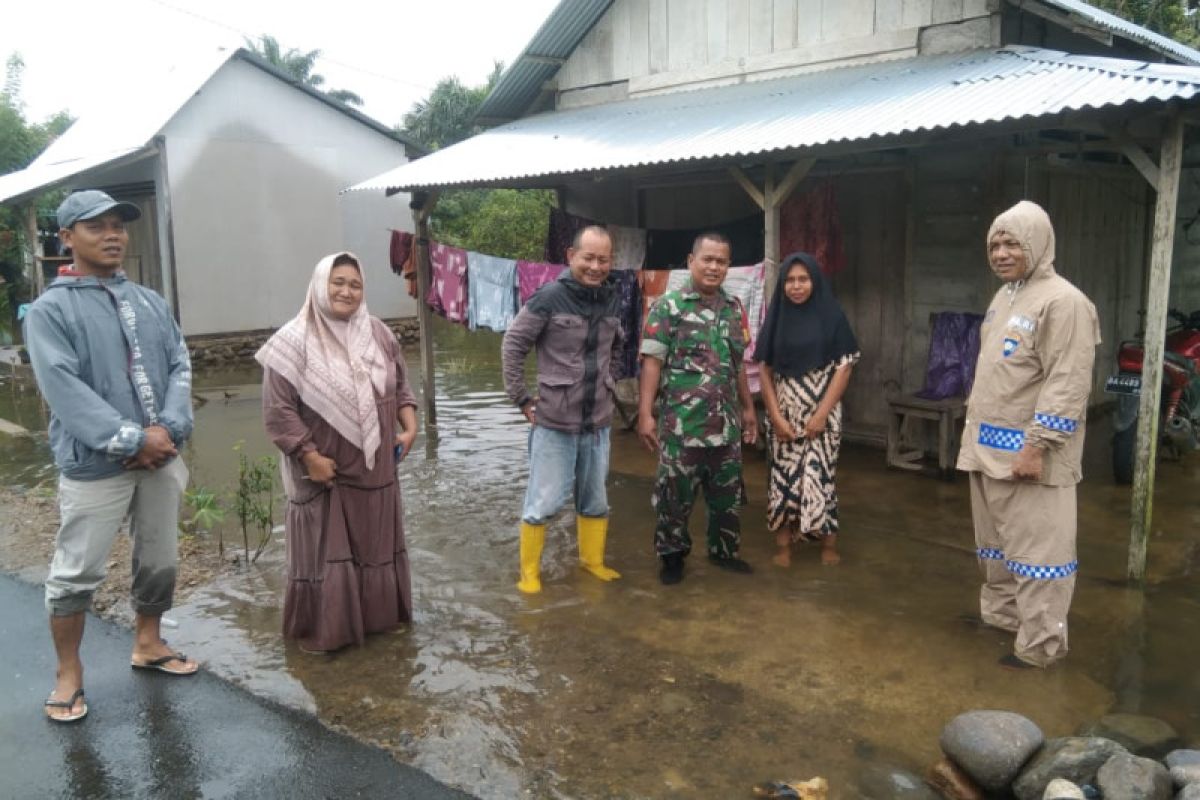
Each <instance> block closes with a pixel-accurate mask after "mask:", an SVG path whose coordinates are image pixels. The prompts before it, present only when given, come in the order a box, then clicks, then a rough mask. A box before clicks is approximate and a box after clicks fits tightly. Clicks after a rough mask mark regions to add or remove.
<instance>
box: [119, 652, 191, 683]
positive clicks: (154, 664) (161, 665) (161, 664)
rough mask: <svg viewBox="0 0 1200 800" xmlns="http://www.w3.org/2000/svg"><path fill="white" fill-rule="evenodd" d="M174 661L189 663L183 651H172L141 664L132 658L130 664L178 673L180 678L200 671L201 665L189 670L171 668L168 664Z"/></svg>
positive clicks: (136, 666)
mask: <svg viewBox="0 0 1200 800" xmlns="http://www.w3.org/2000/svg"><path fill="white" fill-rule="evenodd" d="M172 661H179V662H182V663H187V656H185V655H184V654H183V653H171V654H169V655H165V656H162V657H160V658H156V659H153V660H152V661H146V662H143V663H141V664H139V663H138V662H136V661H132V660H131V661H130V662H129V666H131V667H133V668H134V669H151V670H157V671H158V672H165V673H166V674H168V675H176V676H178V677H180V678H185V677H187V676H189V675H195V674H196V673H197V672H199V671H200V667H199V666H197V667H196V669H193V670H187V671H184V670H179V669H171V668H170V667H169V666H167V665H168V664H170V663H171V662H172Z"/></svg>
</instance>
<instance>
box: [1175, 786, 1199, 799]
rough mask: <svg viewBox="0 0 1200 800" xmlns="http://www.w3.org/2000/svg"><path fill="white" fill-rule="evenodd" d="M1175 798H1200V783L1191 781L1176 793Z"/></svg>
mask: <svg viewBox="0 0 1200 800" xmlns="http://www.w3.org/2000/svg"><path fill="white" fill-rule="evenodd" d="M1175 800H1200V783H1189V784H1188V785H1187V786H1185V787H1183V789H1181V790H1180V791H1179V794H1177V795H1175Z"/></svg>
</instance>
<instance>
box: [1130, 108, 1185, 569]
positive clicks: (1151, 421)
mask: <svg viewBox="0 0 1200 800" xmlns="http://www.w3.org/2000/svg"><path fill="white" fill-rule="evenodd" d="M1182 161H1183V120H1182V119H1180V117H1179V114H1178V113H1175V114H1173V115H1172V116H1171V118H1170V120H1169V121H1168V123H1167V127H1166V131H1165V133H1164V134H1163V140H1162V157H1161V158H1160V159H1159V162H1158V163H1159V182H1158V200H1157V202H1156V203H1155V206H1154V239H1153V240H1152V244H1151V251H1150V287H1149V289H1148V291H1147V295H1146V334H1145V339H1144V341H1143V346H1142V354H1143V355H1142V395H1141V397H1140V402H1139V405H1138V422H1137V446H1136V450H1135V458H1134V465H1133V500H1132V520H1131V530H1130V533H1129V565H1128V574H1129V580H1130V581H1133V582H1136V583H1142V582H1143V581H1145V579H1146V542H1147V540H1148V539H1149V536H1150V524H1151V520H1152V517H1153V510H1154V468H1155V459H1156V458H1157V456H1158V436H1159V430H1158V416H1159V409H1160V407H1161V405H1160V404H1161V402H1162V376H1163V350H1164V343H1165V340H1166V330H1167V301H1168V297H1169V295H1170V291H1171V255H1172V253H1173V251H1174V247H1175V212H1176V206H1177V205H1178V202H1179V174H1180V171H1181V164H1182Z"/></svg>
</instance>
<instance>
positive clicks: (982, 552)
mask: <svg viewBox="0 0 1200 800" xmlns="http://www.w3.org/2000/svg"><path fill="white" fill-rule="evenodd" d="M975 552H977V553H979V557H980V558H990V559H994V560H996V561H1003V560H1004V551H1003V550H997V549H995V548H994V547H981V548H979V549H978V550H976V551H975Z"/></svg>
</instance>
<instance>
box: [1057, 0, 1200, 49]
mask: <svg viewBox="0 0 1200 800" xmlns="http://www.w3.org/2000/svg"><path fill="white" fill-rule="evenodd" d="M1037 1H1038V2H1040V3H1042V4H1044V5H1048V6H1052V7H1054V8H1057V9H1058V10H1060V11H1065V12H1066V13H1068V14H1074V15H1077V16H1079V17H1080V18H1082V19H1083V20H1084V21H1086V22H1089V23H1091V24H1092V25H1095V26H1096V27H1099V28H1103V29H1104V30H1106V31H1108V32H1109V33H1115V34H1116V35H1118V36H1122V37H1124V38H1126V39H1130V40H1132V41H1135V42H1138V43H1139V44H1144V45H1146V46H1147V47H1149V48H1152V49H1154V50H1157V51H1158V52H1160V53H1162V54H1164V55H1167V56H1170V57H1172V58H1176V59H1179V60H1180V61H1182V62H1184V63H1185V64H1200V51H1197V50H1194V49H1192V48H1191V47H1188V46H1187V45H1185V44H1180V43H1179V42H1177V41H1175V40H1174V39H1171V38H1169V37H1167V36H1163V35H1162V34H1158V33H1155V32H1154V31H1152V30H1150V29H1149V28H1143V27H1142V26H1141V25H1135V24H1134V23H1132V22H1130V21H1129V20H1127V19H1121V18H1120V17H1118V16H1117V15H1116V14H1110V13H1109V12H1107V11H1103V10H1101V9H1099V8H1096V7H1095V6H1093V5H1090V4H1088V3H1085V2H1083V0H1037Z"/></svg>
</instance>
